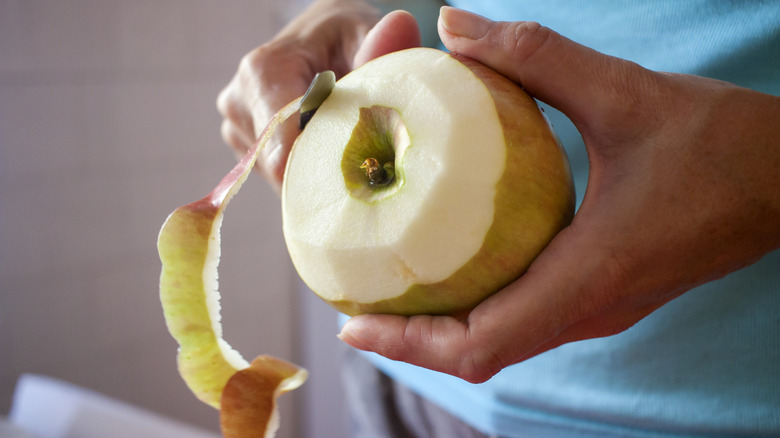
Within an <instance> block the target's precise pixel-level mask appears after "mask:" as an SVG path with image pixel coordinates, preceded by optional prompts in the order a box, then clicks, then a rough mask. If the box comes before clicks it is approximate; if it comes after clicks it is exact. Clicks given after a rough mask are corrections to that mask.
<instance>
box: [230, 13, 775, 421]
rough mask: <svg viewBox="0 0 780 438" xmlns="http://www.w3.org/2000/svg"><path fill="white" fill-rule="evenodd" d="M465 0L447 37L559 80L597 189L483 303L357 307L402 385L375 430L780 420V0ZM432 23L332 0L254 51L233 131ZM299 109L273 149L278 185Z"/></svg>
mask: <svg viewBox="0 0 780 438" xmlns="http://www.w3.org/2000/svg"><path fill="white" fill-rule="evenodd" d="M430 3H431V4H433V3H437V2H430ZM449 3H451V4H452V5H453V6H457V7H459V8H460V9H456V8H453V7H446V6H445V7H443V8H442V9H441V12H440V15H439V18H438V24H437V26H438V33H439V36H440V38H441V41H442V43H443V45H444V46H445V47H446V49H448V50H450V51H452V52H457V53H459V54H462V55H464V56H467V57H470V58H473V59H475V60H477V61H480V62H482V63H484V64H486V65H488V66H490V67H492V68H493V69H495V70H497V71H498V72H500V73H502V74H504V75H506V76H507V77H509V78H510V79H512V80H513V81H515V82H516V83H517V84H518V86H522V87H524V88H525V89H526V90H527V91H528V92H529V93H530V94H531V95H532V96H534V97H535V98H536V99H538V100H539V101H541V102H543V104H544V105H545V106H544V108H545V110H546V112H547V113H548V114H549V115H550V117H551V118H552V119H553V124H554V125H555V126H556V130H557V132H558V134H559V136H560V137H561V138H562V141H563V143H564V145H565V146H566V148H567V152H568V154H569V156H570V159H571V161H572V167H573V171H574V175H575V183H576V186H577V191H578V208H577V212H576V215H575V218H574V220H573V222H572V223H571V225H570V226H569V227H567V228H566V229H564V230H563V231H562V232H561V233H560V234H559V235H558V236H556V238H555V239H554V240H553V241H552V242H551V243H550V245H549V246H548V247H547V248H546V249H545V250H544V251H543V253H542V254H541V255H540V256H539V257H538V258H537V259H536V260H535V262H534V263H533V265H532V266H531V267H530V269H529V270H528V272H527V273H526V274H524V275H523V276H522V277H520V278H519V279H517V281H515V282H514V283H512V284H511V285H509V286H508V287H506V288H505V289H503V290H501V291H499V292H497V293H496V294H495V295H493V296H491V297H490V298H488V299H487V300H485V301H484V302H483V303H482V304H480V305H479V306H478V307H476V308H475V309H474V310H473V311H472V312H471V313H470V314H469V315H468V317H467V319H462V320H459V319H455V318H450V317H443V316H413V317H402V316H394V315H364V316H359V317H355V318H352V319H350V320H349V321H347V322H346V323H345V325H344V326H343V328H342V331H341V334H340V337H341V339H342V340H344V341H345V342H346V343H348V344H349V345H351V346H353V347H356V348H357V349H359V350H365V351H368V352H373V353H367V354H366V355H365V357H367V358H368V359H369V360H370V361H371V364H372V367H376V368H375V369H379V370H381V373H380V376H382V377H381V378H386V379H390V381H391V385H393V386H392V387H391V390H392V391H394V393H393V394H395V396H396V398H397V400H395V401H393V400H390V401H389V402H388V400H387V397H386V396H387V393H386V392H384V393H382V394H384V395H382V396H381V397H379V396H377V397H375V398H382V399H383V400H380V401H379V402H377V403H380V402H381V403H386V405H385V406H384V408H385V411H393V412H392V415H390V414H387V415H386V418H383V419H378V420H376V421H374V423H375V424H374V425H373V426H372V425H370V424H361V425H360V427H362V428H363V429H360V432H358V433H357V434H356V436H451V437H454V436H487V435H492V436H507V437H510V436H602V437H603V436H642V437H644V436H659V435H667V436H715V435H717V436H726V435H729V436H731V435H735V436H738V435H743V436H770V435H775V436H780V387H779V386H778V376H780V316H778V315H780V314H779V313H778V309H780V251H777V249H778V248H780V189H779V188H780V177H779V175H780V123H779V122H778V121H780V98H778V97H777V96H778V95H780V56H777V55H778V53H780V27H778V17H780V4H778V3H773V2H708V3H699V2H664V1H654V2H638V3H630V4H628V3H621V4H619V5H616V4H613V3H611V2H581V3H580V2H563V1H551V2H533V1H520V0H518V1H511V2H510V1H491V2H477V1H467V0H460V1H451V2H449ZM437 7H438V6H437ZM467 10H469V11H471V12H468V11H467ZM477 13H479V14H480V15H477ZM487 17H490V18H492V19H496V20H499V19H501V20H505V21H493V20H491V19H489V18H487ZM519 20H533V21H519ZM537 23H542V24H537ZM564 34H565V35H567V36H566V37H565V36H563V35H564ZM575 41H577V42H575ZM419 44H420V31H419V29H418V27H417V23H416V22H415V19H414V17H413V16H412V15H410V14H408V13H405V12H402V11H395V12H391V13H389V14H387V15H384V16H383V17H380V16H379V14H378V13H377V11H376V9H375V8H373V7H372V5H370V4H369V3H367V2H365V1H360V0H319V1H315V2H314V3H313V4H312V5H311V7H310V8H309V9H307V10H306V11H304V12H303V13H302V14H301V15H300V16H299V17H297V18H296V19H294V20H293V21H292V22H290V23H289V24H288V25H287V26H286V27H285V28H284V29H283V30H282V31H281V32H280V33H279V34H278V36H277V37H276V38H275V39H274V40H272V41H270V42H268V43H266V44H263V45H261V46H260V47H258V48H257V49H255V50H254V51H252V52H251V53H250V54H248V55H247V56H246V57H245V58H244V59H243V60H242V62H241V64H240V67H239V69H238V72H237V74H236V76H235V77H234V78H233V80H232V81H231V83H230V84H229V85H228V86H227V87H226V88H225V90H223V92H222V93H221V94H220V96H219V98H218V107H219V108H220V111H221V112H222V114H223V115H224V121H223V125H222V134H223V138H224V139H225V141H226V143H228V144H229V145H231V146H232V147H233V148H234V149H235V150H236V151H237V152H239V153H243V152H245V151H246V150H247V148H248V147H249V146H250V145H251V144H252V143H253V140H254V138H255V136H256V135H258V134H259V133H260V131H261V130H262V128H263V126H264V125H265V123H266V122H267V120H268V119H269V118H270V116H271V115H272V114H273V113H274V112H275V111H276V110H277V109H278V108H280V107H281V106H282V105H284V104H285V103H287V102H289V101H291V100H292V99H293V98H295V97H297V96H299V95H301V94H303V92H304V91H305V89H306V87H307V86H308V84H309V82H310V80H311V78H312V77H313V75H314V74H315V73H317V72H318V71H322V70H328V69H330V70H334V71H335V72H336V74H337V75H338V76H339V77H340V76H342V75H344V74H346V73H348V72H349V71H350V70H351V69H354V68H356V67H357V66H359V65H361V64H362V63H364V62H366V61H368V60H370V59H372V58H374V57H377V56H380V55H382V54H384V53H388V52H391V51H395V50H400V49H403V48H407V47H413V46H416V45H419ZM296 129H297V128H295V127H288V128H286V130H285V132H284V134H283V136H282V137H281V140H280V141H277V142H276V143H275V144H273V146H271V147H269V148H267V150H266V151H265V152H264V153H263V156H262V160H261V162H260V164H259V169H260V171H261V172H262V173H263V174H264V175H265V176H266V177H267V179H268V180H269V181H270V182H271V184H272V185H274V186H275V187H279V186H280V184H281V180H282V173H283V170H284V165H285V161H286V156H287V153H288V152H289V148H290V146H291V144H292V140H293V139H294V138H295V136H296V135H297V134H298V132H297V131H296ZM388 376H389V377H388ZM373 379H374V383H378V382H379V380H377V379H380V378H378V377H376V376H374V377H373ZM365 387H366V388H368V389H367V390H366V391H364V393H363V395H357V396H358V397H369V396H370V394H371V393H372V392H374V393H375V395H376V391H374V389H372V387H371V386H370V385H366V386H365ZM387 390H388V389H387V388H384V389H382V391H387ZM366 394H369V395H366ZM391 395H392V394H391ZM364 400H367V399H364ZM399 400H401V401H399ZM375 402H376V401H375ZM362 408H366V409H369V408H367V407H366V406H362ZM366 412H368V411H366ZM370 412H373V413H376V410H372V411H370ZM388 418H389V419H388ZM360 421H363V420H360ZM365 422H368V423H370V422H371V420H370V419H368V420H365ZM396 423H402V424H400V425H399V424H396ZM372 427H373V429H371V428H372Z"/></svg>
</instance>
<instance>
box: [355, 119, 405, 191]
mask: <svg viewBox="0 0 780 438" xmlns="http://www.w3.org/2000/svg"><path fill="white" fill-rule="evenodd" d="M359 111H360V113H359V116H358V121H357V123H356V124H355V127H354V128H353V129H352V135H351V136H350V138H349V141H348V142H347V145H346V146H345V148H344V154H343V156H342V159H341V171H342V174H343V176H344V182H345V184H346V186H347V189H348V190H349V192H350V195H351V196H352V197H354V198H357V199H360V200H363V201H366V202H374V201H377V200H379V199H381V198H384V197H386V196H389V195H391V194H393V193H395V192H396V191H397V190H398V188H399V187H401V185H402V184H403V173H402V172H401V169H400V168H399V163H400V162H401V157H402V156H403V153H404V151H405V150H406V148H407V147H408V146H409V144H410V140H409V133H408V132H407V131H406V126H404V123H403V120H402V119H401V114H399V112H398V111H397V110H395V109H393V108H390V107H386V106H381V105H374V106H372V107H369V108H366V107H361V108H360V110H359Z"/></svg>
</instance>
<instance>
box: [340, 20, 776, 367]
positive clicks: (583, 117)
mask: <svg viewBox="0 0 780 438" xmlns="http://www.w3.org/2000/svg"><path fill="white" fill-rule="evenodd" d="M439 31H440V35H441V37H442V39H443V41H444V43H445V44H446V45H447V47H448V48H449V49H450V50H452V51H453V52H456V53H460V54H462V55H465V56H468V57H471V58H474V59H476V60H478V61H480V62H482V63H485V64H486V65H488V66H490V67H492V68H494V69H496V70H498V71H499V72H501V73H503V74H505V75H507V76H508V77H510V78H511V79H513V80H514V81H516V82H518V83H521V84H522V85H523V86H524V87H525V89H527V90H528V91H529V93H531V94H532V95H533V96H535V97H537V98H539V99H540V100H542V101H544V102H547V103H549V104H550V105H552V106H554V107H556V108H557V109H559V110H561V111H562V112H563V113H564V114H566V115H567V116H568V117H569V118H570V119H571V120H572V121H573V122H574V123H575V125H576V127H577V128H578V129H579V131H580V133H581V134H582V136H583V139H584V141H585V144H586V147H587V150H588V156H589V160H590V174H589V181H588V187H587V191H586V193H585V197H584V200H583V203H582V206H581V208H580V210H579V211H578V213H577V215H576V216H575V218H574V221H573V223H572V224H571V226H569V227H568V228H567V229H565V230H564V231H563V232H561V233H560V234H559V235H558V236H557V237H556V238H555V239H554V240H553V241H552V243H551V244H550V245H549V246H548V247H547V248H546V249H545V250H544V252H543V253H542V254H541V255H540V256H539V257H538V258H537V259H536V261H535V262H534V263H533V264H532V265H531V267H530V269H529V270H528V272H527V273H526V274H525V275H523V276H522V277H521V278H520V279H519V280H517V281H515V282H514V283H513V284H511V285H510V286H508V287H506V288H505V289H504V290H502V291H500V292H499V293H497V294H496V295H493V296H492V297H490V298H488V299H487V300H486V301H484V302H483V303H482V304H480V305H479V306H478V307H476V308H475V309H474V310H473V311H472V312H471V313H470V314H469V316H468V319H466V320H458V319H454V318H450V317H441V316H439V317H432V316H413V317H402V316H390V315H363V316H358V317H355V318H352V319H351V320H350V321H349V322H348V323H347V324H346V325H345V326H344V328H343V331H342V334H341V337H342V339H343V340H345V341H346V342H347V343H349V344H351V345H353V346H355V347H357V348H361V349H364V350H371V351H375V352H377V353H379V354H381V355H384V356H386V357H389V358H391V359H397V360H402V361H406V362H411V363H414V364H417V365H420V366H423V367H426V368H430V369H434V370H439V371H442V372H445V373H449V374H453V375H456V376H459V377H461V378H463V379H465V380H468V381H472V382H480V381H484V380H486V379H488V378H490V377H491V376H492V375H493V374H495V373H496V372H498V371H500V370H501V369H502V368H504V367H506V366H508V365H511V364H513V363H517V362H519V361H522V360H524V359H527V358H530V357H532V356H534V355H537V354H539V353H542V352H544V351H546V350H549V349H552V348H555V347H557V346H559V345H561V344H564V343H567V342H573V341H577V340H582V339H588V338H594V337H601V336H609V335H612V334H616V333H619V332H621V331H623V330H626V329H627V328H629V327H631V326H632V325H633V324H634V323H636V322H637V321H639V320H640V319H642V318H643V317H645V316H646V315H648V314H649V313H651V312H653V311H654V310H656V309H657V308H658V307H660V306H662V305H663V304H665V303H666V302H668V301H670V300H672V299H674V298H675V297H677V296H679V295H680V294H682V293H684V292H685V291H687V290H689V289H691V288H692V287H694V286H696V285H699V284H702V283H705V282H708V281H711V280H714V279H717V278H719V277H722V276H724V275H726V274H728V273H729V272H732V271H734V270H737V269H739V268H741V267H744V266H746V265H748V264H751V263H753V262H755V261H756V260H758V259H759V258H760V257H762V256H763V255H764V254H766V253H768V252H770V251H772V250H774V249H777V248H778V247H780V232H778V225H777V224H778V223H780V191H778V190H777V187H778V183H779V182H778V178H777V169H780V149H778V148H777V143H778V139H780V125H778V124H777V120H780V99H778V98H777V97H773V96H768V95H764V94H761V93H757V92H753V91H750V90H747V89H744V88H739V87H736V86H734V85H731V84H728V83H723V82H719V81H714V80H710V79H706V78H701V77H693V76H686V75H675V74H665V73H658V72H653V71H648V70H646V69H643V68H641V67H640V66H638V65H635V64H633V63H630V62H627V61H623V60H620V59H615V58H611V57H608V56H605V55H602V54H599V53H597V52H595V51H593V50H590V49H588V48H586V47H583V46H581V45H578V44H576V43H573V42H571V41H569V40H567V39H565V38H563V37H562V36H560V35H558V34H556V33H554V32H553V31H551V30H549V29H547V28H544V27H541V26H539V25H537V24H534V23H494V22H490V21H487V20H484V19H482V18H481V17H477V16H474V15H472V14H468V13H464V12H462V11H458V10H454V9H451V8H445V9H444V10H443V11H442V15H441V18H440V28H439Z"/></svg>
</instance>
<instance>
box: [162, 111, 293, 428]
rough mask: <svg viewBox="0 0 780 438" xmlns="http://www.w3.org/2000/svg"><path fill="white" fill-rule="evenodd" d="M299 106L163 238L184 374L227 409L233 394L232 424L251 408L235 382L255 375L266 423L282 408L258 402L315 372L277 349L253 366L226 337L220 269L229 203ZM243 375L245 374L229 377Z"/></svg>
mask: <svg viewBox="0 0 780 438" xmlns="http://www.w3.org/2000/svg"><path fill="white" fill-rule="evenodd" d="M299 105H300V99H296V100H295V101H293V102H291V103H289V104H287V105H286V106H285V107H284V108H282V109H281V110H279V112H277V113H276V114H275V115H274V117H273V118H272V119H271V121H270V122H269V124H268V126H267V127H266V128H265V130H264V131H263V133H262V134H261V136H260V138H259V139H258V141H257V143H256V144H255V146H254V147H253V148H252V149H250V150H249V151H248V152H247V154H246V155H245V156H244V157H243V158H242V159H241V160H240V161H239V162H238V163H237V164H236V166H235V167H234V168H233V169H232V170H231V171H230V172H229V173H228V174H227V175H226V176H225V177H224V178H222V180H221V181H220V182H219V184H218V185H217V186H216V187H215V188H214V190H212V191H211V192H210V193H209V194H208V195H206V196H205V197H204V198H202V199H200V200H198V201H195V202H193V203H190V204H187V205H184V206H182V207H179V208H177V209H176V210H175V211H174V212H173V213H171V214H170V215H169V216H168V218H167V219H166V221H165V223H164V224H163V226H162V228H161V230H160V233H159V236H158V240H157V249H158V253H159V255H160V260H161V262H162V272H161V275H160V300H161V302H162V307H163V313H164V315H165V321H166V324H167V326H168V330H169V331H170V333H171V335H172V336H173V338H174V339H175V340H176V341H177V342H178V344H179V350H178V355H177V362H178V369H179V374H180V375H181V377H182V378H183V379H184V381H185V383H186V384H187V386H188V387H189V388H190V390H191V391H192V392H193V393H194V394H195V396H196V397H197V398H198V399H200V400H201V401H203V402H204V403H206V404H208V405H211V406H213V407H215V408H217V409H220V407H221V404H222V403H223V402H225V400H228V401H229V405H230V408H229V409H228V412H221V417H223V420H222V421H223V422H227V423H231V422H235V421H241V419H240V418H237V419H230V418H227V419H225V418H224V417H225V416H226V415H227V416H228V417H230V416H233V415H236V416H237V417H240V416H242V415H246V413H247V410H246V409H237V408H236V398H235V397H233V396H227V397H226V396H224V395H223V392H224V390H225V389H226V388H227V387H229V388H230V392H231V393H233V394H235V392H236V391H238V390H240V388H238V387H240V386H241V385H243V383H241V382H246V381H247V379H249V380H248V381H250V382H251V389H250V390H249V392H248V394H253V396H257V397H260V396H262V397H263V398H264V399H263V400H255V402H254V405H255V407H254V408H249V410H250V411H251V412H253V414H252V415H253V416H264V417H265V416H267V418H265V419H264V420H265V421H264V422H265V423H266V424H272V423H273V421H270V420H272V419H273V417H274V416H275V413H274V411H275V409H270V410H268V409H265V408H263V409H258V408H257V406H261V405H262V406H275V399H276V397H277V396H278V395H279V394H281V393H283V392H286V391H289V390H291V389H294V388H296V387H298V386H300V385H301V384H302V383H303V381H304V380H306V376H307V372H306V370H304V369H302V368H300V367H298V366H296V365H294V364H291V363H288V362H285V361H283V360H281V359H276V358H273V357H270V356H260V357H259V358H258V359H257V360H255V361H254V362H253V363H252V364H251V365H250V364H249V363H248V362H247V361H246V360H245V359H244V358H243V357H242V356H241V354H240V353H239V352H237V351H236V350H234V349H233V348H232V347H231V346H230V345H229V344H228V343H227V342H226V341H225V340H224V339H223V338H222V325H221V323H220V304H219V298H220V294H219V291H218V272H217V266H218V264H219V258H220V228H221V225H222V219H223V216H224V211H225V208H226V207H227V205H228V203H229V202H230V199H231V198H232V197H233V196H234V195H235V194H236V193H237V192H238V191H239V189H240V188H241V186H242V185H243V183H244V182H245V181H246V179H247V178H248V177H249V174H250V173H251V171H252V169H253V167H254V165H255V162H256V161H257V158H258V156H259V154H260V152H261V151H262V150H263V148H264V147H265V145H266V144H267V143H268V141H269V140H270V138H271V137H272V135H273V133H274V132H275V131H276V129H277V128H278V127H279V125H281V124H282V123H284V122H285V121H286V120H287V119H289V118H290V117H291V116H293V115H294V114H296V113H297V111H298V108H299ZM236 375H239V376H242V377H236V378H235V379H234V380H233V381H232V383H228V382H229V381H231V379H232V378H233V377H234V376H236ZM247 376H249V377H247ZM244 400H245V401H246V400H247V399H246V397H244ZM234 412H235V414H234ZM262 420H263V419H258V418H255V419H253V421H255V422H262ZM274 430H275V429H274ZM274 430H270V429H268V431H266V429H263V434H264V435H263V436H273V433H274ZM226 436H227V435H226ZM232 436H237V435H232Z"/></svg>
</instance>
